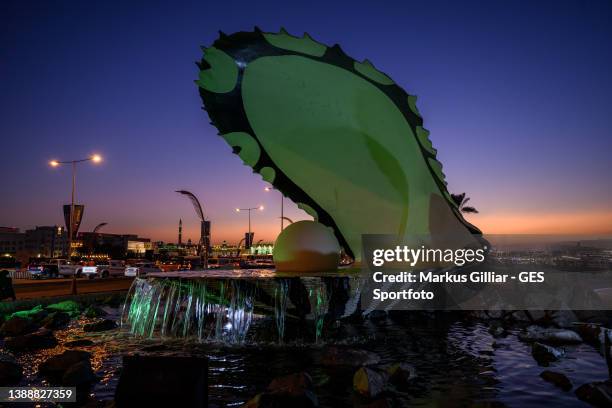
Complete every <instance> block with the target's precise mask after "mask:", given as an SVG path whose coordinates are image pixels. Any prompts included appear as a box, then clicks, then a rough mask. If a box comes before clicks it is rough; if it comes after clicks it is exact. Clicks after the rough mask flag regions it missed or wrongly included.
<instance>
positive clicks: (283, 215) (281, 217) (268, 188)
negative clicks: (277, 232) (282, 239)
mask: <svg viewBox="0 0 612 408" xmlns="http://www.w3.org/2000/svg"><path fill="white" fill-rule="evenodd" d="M264 190H265V191H267V192H270V191H272V190H274V189H273V188H272V187H265V188H264ZM280 196H281V215H280V220H281V232H283V229H284V228H285V214H284V212H285V196H284V195H283V193H280Z"/></svg>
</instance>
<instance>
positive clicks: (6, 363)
mask: <svg viewBox="0 0 612 408" xmlns="http://www.w3.org/2000/svg"><path fill="white" fill-rule="evenodd" d="M22 377H23V370H22V368H21V366H20V365H19V363H17V362H16V361H15V359H14V358H12V357H11V356H9V355H6V354H0V387H8V386H11V385H18V384H19V381H21V378H22Z"/></svg>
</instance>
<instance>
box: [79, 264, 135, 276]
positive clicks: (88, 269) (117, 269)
mask: <svg viewBox="0 0 612 408" xmlns="http://www.w3.org/2000/svg"><path fill="white" fill-rule="evenodd" d="M124 271H125V262H124V261H119V260H110V261H107V262H102V263H98V264H97V265H87V266H83V269H82V274H83V275H86V276H88V277H89V278H90V279H93V278H108V277H116V276H123V274H124Z"/></svg>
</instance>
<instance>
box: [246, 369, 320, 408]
mask: <svg viewBox="0 0 612 408" xmlns="http://www.w3.org/2000/svg"><path fill="white" fill-rule="evenodd" d="M318 406H319V402H318V400H317V396H316V395H315V394H314V392H313V385H312V379H311V378H310V375H308V374H307V373H304V372H301V373H294V374H289V375H286V376H283V377H277V378H275V379H273V380H272V381H271V382H270V384H269V385H268V387H267V388H266V390H265V391H264V392H263V393H261V394H257V395H256V396H255V397H254V398H252V399H251V400H249V401H248V402H247V403H245V404H244V405H242V407H243V408H276V407H294V408H312V407H318Z"/></svg>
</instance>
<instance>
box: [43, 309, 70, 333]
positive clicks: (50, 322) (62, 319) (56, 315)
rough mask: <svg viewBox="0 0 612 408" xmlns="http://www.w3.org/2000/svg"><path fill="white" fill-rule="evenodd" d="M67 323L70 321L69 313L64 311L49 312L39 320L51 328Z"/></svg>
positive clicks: (57, 327)
mask: <svg viewBox="0 0 612 408" xmlns="http://www.w3.org/2000/svg"><path fill="white" fill-rule="evenodd" d="M68 323H70V315H69V314H68V313H64V312H53V313H49V315H48V316H47V317H45V318H44V319H43V320H42V321H41V324H42V325H43V327H46V328H47V329H51V330H55V329H59V328H62V327H64V326H66V325H67V324H68Z"/></svg>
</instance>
